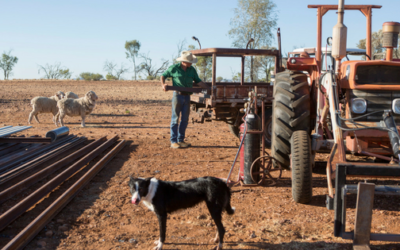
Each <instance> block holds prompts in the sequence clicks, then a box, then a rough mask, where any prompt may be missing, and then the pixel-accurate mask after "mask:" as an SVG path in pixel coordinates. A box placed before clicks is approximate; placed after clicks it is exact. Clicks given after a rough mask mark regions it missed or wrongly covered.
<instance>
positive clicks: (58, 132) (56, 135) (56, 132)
mask: <svg viewBox="0 0 400 250" xmlns="http://www.w3.org/2000/svg"><path fill="white" fill-rule="evenodd" d="M68 134H69V128H68V127H65V126H63V127H59V128H56V129H53V130H50V131H49V132H47V133H46V137H50V138H51V141H56V140H58V139H60V138H63V137H64V136H67V135H68Z"/></svg>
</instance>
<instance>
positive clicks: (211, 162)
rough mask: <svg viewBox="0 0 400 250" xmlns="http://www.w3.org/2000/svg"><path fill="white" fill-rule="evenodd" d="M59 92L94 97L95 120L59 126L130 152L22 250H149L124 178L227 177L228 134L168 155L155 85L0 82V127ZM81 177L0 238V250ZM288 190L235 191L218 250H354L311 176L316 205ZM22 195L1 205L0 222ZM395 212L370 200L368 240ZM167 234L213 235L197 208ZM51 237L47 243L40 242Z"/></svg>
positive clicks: (175, 218) (199, 244)
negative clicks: (338, 233) (336, 230)
mask: <svg viewBox="0 0 400 250" xmlns="http://www.w3.org/2000/svg"><path fill="white" fill-rule="evenodd" d="M58 90H62V91H64V92H67V91H73V92H75V93H76V94H78V95H79V96H82V95H83V94H85V93H86V92H87V91H89V90H93V91H95V92H96V94H97V95H98V96H99V101H98V103H97V106H96V108H95V110H94V112H93V114H92V115H90V116H88V117H87V119H86V125H87V127H86V128H81V127H80V118H78V117H66V118H65V122H66V126H68V127H69V128H70V133H72V134H76V135H80V136H86V137H88V138H89V139H93V138H99V137H101V136H104V135H108V136H112V135H115V134H117V135H119V136H120V138H123V139H126V140H128V144H127V146H126V147H125V148H124V149H123V150H122V151H121V152H120V153H119V155H118V156H117V157H116V158H115V159H114V160H113V161H111V162H110V163H109V164H108V165H107V166H106V168H105V169H103V170H102V171H101V172H100V173H99V174H98V175H97V176H96V177H95V178H94V179H93V180H92V181H91V182H90V184H89V185H88V186H87V187H86V188H84V189H83V190H82V191H81V192H80V194H79V195H78V196H77V197H75V198H74V199H73V200H72V202H70V203H69V204H68V205H67V206H66V207H65V208H64V209H63V210H62V211H61V212H60V213H59V214H58V215H57V216H56V217H55V218H54V219H53V220H52V222H51V223H49V224H48V225H47V227H46V228H45V229H44V230H42V231H41V232H40V234H39V235H37V237H36V238H35V239H34V240H32V241H31V242H30V243H29V244H28V246H27V247H26V249H36V248H40V246H39V245H46V246H45V247H42V249H96V250H97V249H131V248H136V249H151V248H152V247H153V246H154V245H153V242H154V241H155V240H157V239H158V222H157V218H156V216H155V215H154V214H153V213H152V212H150V211H148V209H147V208H145V207H144V206H143V205H139V206H133V205H132V204H131V203H130V194H129V189H128V186H127V182H128V176H129V174H133V175H135V176H139V177H150V176H154V177H156V178H159V179H162V180H168V181H178V180H184V179H189V178H193V177H200V176H216V177H222V178H226V177H227V175H228V172H229V169H230V167H231V164H232V161H233V159H234V156H235V153H236V151H237V147H238V141H237V139H236V138H234V137H233V136H232V135H231V134H230V133H229V131H228V127H227V125H225V124H223V123H217V122H212V123H206V124H194V125H192V124H190V125H189V127H188V129H187V141H188V142H190V143H191V144H192V147H190V148H188V149H178V150H174V149H171V148H169V146H170V143H169V123H170V114H171V111H170V98H171V96H172V92H167V93H164V92H163V91H162V90H161V87H160V85H159V83H158V82H133V81H115V82H84V81H0V127H2V126H5V125H13V126H17V125H27V120H28V115H29V112H30V111H31V107H30V106H29V102H30V99H31V98H33V97H35V96H51V95H53V94H54V93H55V92H56V91H58ZM39 119H40V121H41V123H40V124H37V123H36V121H33V128H31V129H29V130H26V131H24V132H21V133H20V134H24V135H27V136H32V135H39V136H44V135H45V133H46V132H47V131H48V130H51V129H54V128H55V126H54V124H53V123H52V118H51V114H42V115H39ZM318 157H319V159H323V158H324V157H326V156H325V155H319V156H318ZM237 169H238V165H236V166H235V171H234V172H233V176H235V178H236V176H237ZM82 172H84V170H83V171H82ZM80 174H81V173H80ZM80 174H77V175H76V176H74V177H73V178H71V179H70V180H68V181H67V182H66V183H64V184H63V185H61V186H60V187H59V189H57V190H54V191H53V193H51V194H49V196H48V198H47V199H45V200H43V201H42V202H41V203H39V204H37V206H36V207H34V208H33V209H32V210H30V211H29V212H28V213H26V214H24V215H23V216H21V217H20V218H19V219H18V220H17V221H15V222H14V223H13V224H12V225H11V226H9V227H8V228H7V229H5V230H3V231H1V232H0V247H2V246H4V245H5V244H6V243H7V242H8V241H9V240H10V238H11V237H12V236H14V235H16V234H17V233H18V232H19V231H20V230H21V229H22V228H23V227H24V226H26V225H27V224H28V223H29V222H30V221H31V220H32V219H33V218H34V217H35V216H36V215H37V214H39V213H40V211H42V209H43V208H45V207H46V206H47V205H48V204H50V202H51V201H53V200H54V197H57V196H58V195H59V194H60V193H61V192H62V191H64V190H65V189H66V188H67V187H69V186H70V185H71V183H73V182H74V181H75V180H76V179H77V178H79V176H80ZM355 183H356V182H355ZM380 183H383V182H381V181H380ZM385 183H386V184H387V183H390V184H391V185H398V184H399V182H398V181H392V182H385ZM42 184H43V182H40V183H39V184H37V185H36V186H34V187H32V188H31V189H30V190H28V192H29V191H32V190H35V189H36V188H37V187H39V186H40V185H42ZM290 185H291V184H290V172H288V171H285V172H284V173H283V178H282V180H280V181H279V183H278V185H277V186H276V187H263V188H261V187H258V188H245V187H234V188H233V195H232V205H233V206H234V207H236V213H235V215H233V216H228V215H224V217H223V223H224V226H225V229H226V230H227V233H226V238H225V242H226V243H225V249H352V241H350V240H342V239H341V238H336V237H334V236H333V222H334V219H333V217H334V216H333V211H329V210H327V209H326V207H325V194H327V188H326V178H325V176H324V175H318V174H314V189H313V192H314V193H313V195H314V196H313V201H312V203H311V204H308V205H301V204H296V203H294V202H293V200H292V199H291V188H290ZM28 192H26V193H28ZM26 193H25V194H26ZM25 194H22V195H19V196H17V197H15V199H13V200H11V201H9V202H7V203H5V204H3V206H0V213H2V212H3V211H4V210H5V209H7V208H8V207H10V206H11V205H13V204H15V203H16V202H17V201H18V200H19V199H20V198H21V197H22V196H23V195H25ZM399 203H400V199H399V198H397V197H395V198H393V197H389V198H388V197H386V196H376V198H375V204H374V212H373V222H372V223H373V229H372V232H376V233H400V219H399V215H400V212H399V211H400V209H399ZM348 204H349V206H350V207H352V209H348V210H347V218H348V220H347V222H348V223H347V231H350V230H352V229H353V228H354V211H355V210H354V207H355V196H351V197H350V198H349V199H348ZM167 228H168V229H167V240H166V242H167V244H165V245H164V247H165V249H211V248H212V247H214V245H215V244H214V243H211V242H210V239H211V238H212V237H214V236H215V232H216V227H215V225H214V223H213V222H212V220H211V218H210V216H209V214H208V211H207V208H206V207H205V205H204V204H201V205H199V206H197V207H195V208H192V209H189V210H183V211H179V212H177V213H174V214H172V215H170V216H169V219H168V221H167ZM49 231H52V232H53V235H52V236H46V233H47V234H48V235H49V233H48V232H49ZM372 244H373V245H372V249H400V247H398V246H397V245H398V244H395V243H388V242H372Z"/></svg>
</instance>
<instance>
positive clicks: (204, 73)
mask: <svg viewBox="0 0 400 250" xmlns="http://www.w3.org/2000/svg"><path fill="white" fill-rule="evenodd" d="M188 49H189V50H195V49H196V46H194V45H189V46H188ZM193 67H195V69H196V70H197V72H198V74H199V77H200V79H201V80H202V81H204V82H211V78H212V57H211V56H198V57H197V63H196V64H193Z"/></svg>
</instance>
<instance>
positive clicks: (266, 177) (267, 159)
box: [250, 155, 282, 186]
mask: <svg viewBox="0 0 400 250" xmlns="http://www.w3.org/2000/svg"><path fill="white" fill-rule="evenodd" d="M261 161H264V164H261ZM257 162H260V163H259V166H260V169H259V171H257V170H256V169H255V168H256V166H257ZM274 163H275V164H274ZM274 165H276V166H278V167H274ZM280 165H281V164H280V163H279V161H277V160H275V159H274V158H273V157H271V156H269V155H264V156H260V157H258V158H257V159H255V160H254V162H253V164H252V165H251V168H250V172H251V178H252V180H253V181H254V182H255V183H257V184H258V185H263V186H274V185H275V184H276V181H277V180H279V179H280V178H281V176H282V168H281V166H280ZM257 180H258V181H257Z"/></svg>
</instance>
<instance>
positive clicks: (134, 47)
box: [125, 40, 141, 80]
mask: <svg viewBox="0 0 400 250" xmlns="http://www.w3.org/2000/svg"><path fill="white" fill-rule="evenodd" d="M140 46H141V45H140V42H139V41H138V40H132V41H126V42H125V49H126V50H127V51H128V52H125V54H126V58H128V59H129V58H131V59H132V62H133V72H134V73H135V80H136V73H137V68H136V62H135V57H137V56H138V53H139V50H140Z"/></svg>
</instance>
